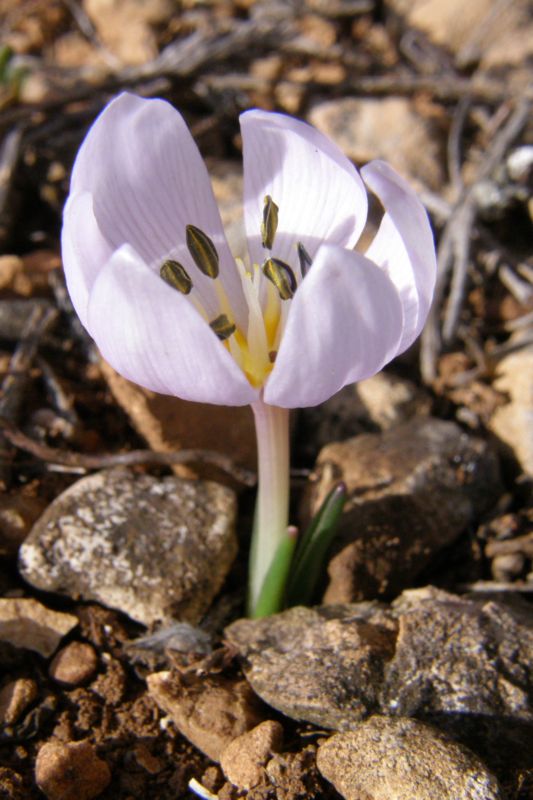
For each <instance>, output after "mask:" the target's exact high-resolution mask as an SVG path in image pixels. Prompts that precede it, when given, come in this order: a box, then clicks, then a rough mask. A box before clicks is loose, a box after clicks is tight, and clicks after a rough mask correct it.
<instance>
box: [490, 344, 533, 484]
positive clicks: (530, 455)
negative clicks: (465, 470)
mask: <svg viewBox="0 0 533 800" xmlns="http://www.w3.org/2000/svg"><path fill="white" fill-rule="evenodd" d="M494 388H495V389H497V390H498V391H499V392H502V394H504V395H506V396H507V397H508V398H509V401H508V402H507V403H505V405H502V406H499V407H498V408H496V410H495V411H494V413H493V415H492V417H491V419H490V422H489V428H490V429H491V431H492V432H493V433H495V434H496V436H497V437H498V439H499V440H500V441H501V442H503V443H504V445H507V447H509V448H510V449H511V451H512V453H513V454H514V456H515V458H516V460H517V461H518V463H519V464H520V466H521V467H522V469H523V471H524V472H525V474H526V475H528V476H529V477H532V476H533V347H528V348H523V349H522V350H519V351H518V352H516V353H510V354H509V355H507V356H505V357H504V358H502V359H501V361H500V362H499V364H498V366H497V368H496V378H495V381H494Z"/></svg>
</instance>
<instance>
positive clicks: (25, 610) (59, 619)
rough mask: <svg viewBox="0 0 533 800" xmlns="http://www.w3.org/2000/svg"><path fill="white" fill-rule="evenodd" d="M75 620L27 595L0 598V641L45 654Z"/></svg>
mask: <svg viewBox="0 0 533 800" xmlns="http://www.w3.org/2000/svg"><path fill="white" fill-rule="evenodd" d="M77 624H78V618H77V617H75V616H74V615H73V614H64V613H62V612H59V611H51V610H50V609H49V608H46V606H43V605H42V603H39V602H38V601H37V600H34V599H33V598H30V597H20V598H7V597H2V598H0V642H8V643H9V644H11V645H13V647H19V648H25V649H26V650H33V651H34V652H36V653H39V655H41V656H44V658H48V657H49V656H51V655H52V653H53V652H54V651H55V650H56V649H57V646H58V644H59V642H60V641H61V639H62V638H63V637H64V636H66V635H67V633H69V632H70V631H71V630H72V629H73V628H75V627H76V625H77Z"/></svg>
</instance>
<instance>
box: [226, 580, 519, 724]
mask: <svg viewBox="0 0 533 800" xmlns="http://www.w3.org/2000/svg"><path fill="white" fill-rule="evenodd" d="M532 623H533V612H532V610H531V609H530V608H529V606H527V605H526V604H525V603H524V604H523V606H520V608H514V607H511V606H506V605H504V604H502V603H496V602H492V601H491V602H485V601H483V600H468V599H465V598H461V597H458V596H456V595H452V594H448V593H446V592H443V591H440V590H437V589H433V588H431V587H429V588H427V589H418V590H411V591H409V592H404V593H403V595H402V596H401V597H400V598H399V599H398V600H397V601H396V602H395V603H394V604H393V605H392V606H387V605H385V604H380V603H375V602H374V603H357V604H356V603H354V604H346V605H338V606H320V607H317V608H314V609H311V608H302V607H296V608H291V609H289V610H288V611H284V612H282V613H281V614H276V615H274V616H272V617H267V618H265V619H259V620H246V619H242V620H238V621H237V622H234V623H233V624H232V625H230V626H229V627H228V628H227V629H226V632H225V635H226V638H227V640H228V641H229V642H230V643H231V644H233V645H234V646H235V647H236V648H237V650H238V652H239V653H240V655H241V656H242V657H243V659H244V671H245V675H246V677H247V679H248V680H249V681H250V683H251V685H252V687H253V689H254V691H255V692H256V693H257V694H258V695H259V697H261V698H262V699H263V700H264V701H265V702H266V703H268V705H270V706H272V707H273V708H276V709H277V710H278V711H281V712H282V713H283V714H286V715H287V716H288V717H291V718H292V719H296V720H305V721H307V722H311V723H313V724H314V725H319V726H322V727H325V728H333V729H335V730H340V731H346V730H353V729H354V725H356V724H357V723H358V722H360V721H361V720H362V719H364V718H365V717H367V716H369V715H370V714H374V713H381V714H391V715H394V716H426V717H428V718H429V717H438V718H441V717H443V716H448V717H450V718H453V717H455V718H457V719H460V720H461V724H462V725H465V724H466V723H465V720H467V719H468V718H469V717H470V718H472V719H474V720H475V719H476V718H477V719H479V720H483V719H485V720H494V719H497V718H499V717H503V718H507V719H509V720H514V721H518V722H520V723H524V724H526V725H528V726H531V725H532V723H533V711H532V710H531V706H530V696H531V685H532V681H533V625H532Z"/></svg>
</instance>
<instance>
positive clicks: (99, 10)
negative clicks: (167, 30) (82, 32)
mask: <svg viewBox="0 0 533 800" xmlns="http://www.w3.org/2000/svg"><path fill="white" fill-rule="evenodd" d="M83 6H84V9H85V11H86V13H87V15H88V16H89V18H90V20H91V22H92V23H93V24H94V26H95V27H96V30H97V32H98V36H99V38H100V39H101V41H102V42H103V44H104V45H105V46H106V47H108V48H109V49H110V50H111V51H112V52H113V54H114V55H116V56H117V57H118V58H119V59H120V60H121V61H122V63H123V64H144V63H146V62H147V61H150V60H151V59H153V58H155V57H156V56H157V52H158V48H157V41H156V37H155V32H154V30H153V29H152V26H154V25H157V24H161V23H163V22H165V21H166V20H167V19H168V17H169V16H170V14H171V8H172V6H171V3H170V2H169V0H151V2H150V3H142V2H141V3H140V2H138V0H84V2H83Z"/></svg>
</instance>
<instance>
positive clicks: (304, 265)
mask: <svg viewBox="0 0 533 800" xmlns="http://www.w3.org/2000/svg"><path fill="white" fill-rule="evenodd" d="M298 258H299V260H300V272H301V273H302V278H305V276H306V275H307V271H308V269H309V267H310V266H311V264H312V263H313V259H312V258H311V256H310V255H309V253H308V252H307V250H306V249H305V245H304V244H303V243H302V242H298Z"/></svg>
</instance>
